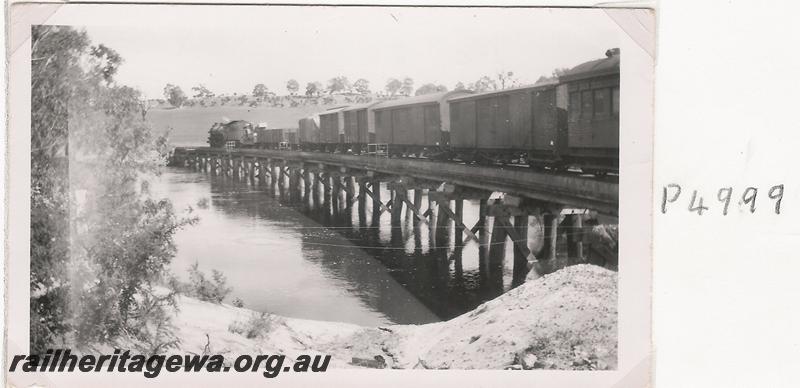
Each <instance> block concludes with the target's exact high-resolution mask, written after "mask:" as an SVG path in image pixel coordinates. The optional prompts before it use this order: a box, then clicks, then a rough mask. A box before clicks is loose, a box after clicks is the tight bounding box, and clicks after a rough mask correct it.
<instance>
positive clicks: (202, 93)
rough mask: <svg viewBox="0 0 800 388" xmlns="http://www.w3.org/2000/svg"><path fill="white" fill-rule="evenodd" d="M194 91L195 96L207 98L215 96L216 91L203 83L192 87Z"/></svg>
mask: <svg viewBox="0 0 800 388" xmlns="http://www.w3.org/2000/svg"><path fill="white" fill-rule="evenodd" d="M192 92H193V93H194V95H193V96H192V97H194V98H207V97H209V98H210V97H214V93H212V92H211V91H210V90H208V88H207V87H205V86H203V84H200V85H197V86H194V87H192Z"/></svg>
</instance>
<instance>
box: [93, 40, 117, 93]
mask: <svg viewBox="0 0 800 388" xmlns="http://www.w3.org/2000/svg"><path fill="white" fill-rule="evenodd" d="M90 54H91V55H92V56H93V57H95V58H96V59H97V60H99V61H100V62H101V63H100V64H98V65H96V67H95V69H96V70H99V71H100V74H101V75H102V77H103V80H105V81H106V83H107V84H108V83H110V82H111V81H112V79H113V77H114V75H115V74H117V69H119V65H121V64H122V57H121V56H119V54H118V53H117V52H116V51H114V50H112V49H110V48H108V47H106V46H105V45H103V44H102V43H101V44H99V45H97V46H95V47H92V48H91V51H90Z"/></svg>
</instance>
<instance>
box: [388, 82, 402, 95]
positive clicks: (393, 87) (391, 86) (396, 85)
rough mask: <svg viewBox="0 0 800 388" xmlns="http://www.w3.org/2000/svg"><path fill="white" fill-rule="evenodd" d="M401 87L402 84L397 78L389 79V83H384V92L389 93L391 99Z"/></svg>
mask: <svg viewBox="0 0 800 388" xmlns="http://www.w3.org/2000/svg"><path fill="white" fill-rule="evenodd" d="M402 87H403V83H402V82H400V80H398V79H397V78H390V79H389V81H387V82H386V92H387V93H389V96H391V97H394V96H395V95H396V94H397V92H399V91H400V88H402Z"/></svg>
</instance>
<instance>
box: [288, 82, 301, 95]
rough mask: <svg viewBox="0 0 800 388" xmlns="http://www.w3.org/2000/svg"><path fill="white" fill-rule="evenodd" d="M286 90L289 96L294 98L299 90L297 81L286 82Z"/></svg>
mask: <svg viewBox="0 0 800 388" xmlns="http://www.w3.org/2000/svg"><path fill="white" fill-rule="evenodd" d="M286 90H288V91H289V94H291V95H293V96H294V95H295V94H297V91H298V90H300V84H299V83H298V82H297V80H294V79H290V80H289V81H288V82H286Z"/></svg>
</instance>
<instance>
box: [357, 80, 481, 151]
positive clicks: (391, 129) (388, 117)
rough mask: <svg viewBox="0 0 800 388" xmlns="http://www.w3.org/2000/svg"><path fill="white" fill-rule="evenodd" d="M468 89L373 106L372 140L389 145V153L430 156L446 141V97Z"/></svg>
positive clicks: (448, 131) (448, 133)
mask: <svg viewBox="0 0 800 388" xmlns="http://www.w3.org/2000/svg"><path fill="white" fill-rule="evenodd" d="M469 93H471V92H470V91H466V90H461V91H452V92H442V93H433V94H426V95H422V96H415V97H408V98H403V99H399V100H391V101H384V102H382V103H380V104H378V105H376V106H374V107H373V111H374V112H375V141H376V142H377V143H385V144H389V154H390V155H404V154H406V155H409V154H414V155H421V154H425V155H428V156H433V155H435V154H437V153H439V152H441V150H442V148H443V147H444V146H446V145H447V144H448V142H449V135H450V108H449V104H447V102H446V101H447V99H449V98H451V97H455V96H459V95H466V94H469Z"/></svg>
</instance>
